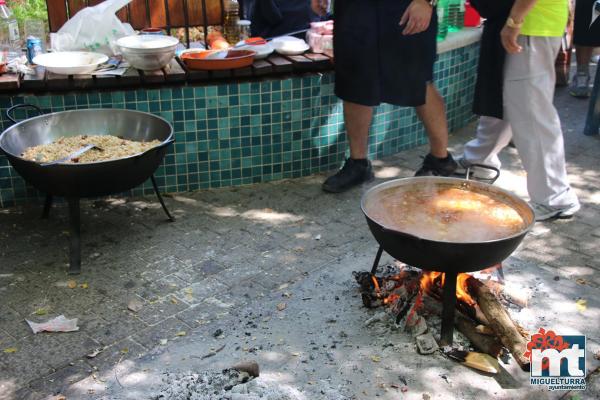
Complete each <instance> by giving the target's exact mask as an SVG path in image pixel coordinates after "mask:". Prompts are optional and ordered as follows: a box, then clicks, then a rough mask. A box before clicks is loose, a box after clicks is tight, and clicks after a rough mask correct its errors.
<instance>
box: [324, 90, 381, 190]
mask: <svg viewBox="0 0 600 400" xmlns="http://www.w3.org/2000/svg"><path fill="white" fill-rule="evenodd" d="M372 118H373V107H370V106H363V105H360V104H356V103H351V102H349V101H344V124H345V126H346V133H347V135H348V141H349V142H350V158H349V159H347V160H346V162H345V164H344V166H343V167H342V169H340V170H339V171H338V172H337V173H336V174H335V175H332V176H330V177H329V178H327V180H325V182H323V186H322V187H323V190H324V191H326V192H331V193H340V192H344V191H346V190H348V189H350V188H352V187H354V186H356V185H359V184H361V183H363V182H367V181H370V180H371V179H373V169H372V167H371V162H370V161H369V160H368V159H367V154H368V150H369V149H368V143H369V128H370V127H371V119H372Z"/></svg>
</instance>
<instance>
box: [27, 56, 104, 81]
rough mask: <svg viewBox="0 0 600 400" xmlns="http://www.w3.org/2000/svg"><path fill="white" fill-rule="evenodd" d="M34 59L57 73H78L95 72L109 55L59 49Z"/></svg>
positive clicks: (34, 61) (38, 63)
mask: <svg viewBox="0 0 600 400" xmlns="http://www.w3.org/2000/svg"><path fill="white" fill-rule="evenodd" d="M32 61H33V63H34V64H37V65H40V66H42V67H44V68H46V71H50V72H53V73H55V74H62V75H78V74H90V73H92V72H94V70H95V69H96V68H98V65H101V64H104V63H105V62H106V61H108V56H106V55H104V54H101V53H91V52H88V51H59V52H55V53H44V54H40V55H38V56H35V57H34V59H33V60H32Z"/></svg>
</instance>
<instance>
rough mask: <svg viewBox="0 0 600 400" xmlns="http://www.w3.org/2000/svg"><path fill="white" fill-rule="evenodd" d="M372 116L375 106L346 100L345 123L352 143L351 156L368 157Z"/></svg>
mask: <svg viewBox="0 0 600 400" xmlns="http://www.w3.org/2000/svg"><path fill="white" fill-rule="evenodd" d="M372 118H373V107H369V106H363V105H360V104H356V103H351V102H349V101H344V124H345V125H346V133H347V135H348V142H349V143H350V158H353V159H355V160H359V159H366V158H367V152H368V143H369V128H370V126H371V119H372Z"/></svg>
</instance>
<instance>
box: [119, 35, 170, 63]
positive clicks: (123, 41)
mask: <svg viewBox="0 0 600 400" xmlns="http://www.w3.org/2000/svg"><path fill="white" fill-rule="evenodd" d="M178 44H179V40H177V39H176V38H174V37H171V36H166V35H133V36H125V37H122V38H120V39H118V40H117V41H116V45H117V47H118V48H119V50H120V51H121V54H123V57H124V58H125V60H126V61H127V62H128V63H129V64H130V65H131V66H132V67H134V68H137V69H141V70H142V71H154V70H157V69H161V68H163V67H165V66H166V65H167V64H169V62H171V60H172V59H173V57H174V56H175V49H176V48H177V45H178Z"/></svg>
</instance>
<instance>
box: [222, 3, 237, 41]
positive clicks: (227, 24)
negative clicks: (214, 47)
mask: <svg viewBox="0 0 600 400" xmlns="http://www.w3.org/2000/svg"><path fill="white" fill-rule="evenodd" d="M239 20H240V5H239V3H238V2H237V0H225V18H224V23H223V34H224V36H225V40H227V42H229V43H230V44H236V43H237V42H238V41H239V40H240V33H239V32H240V31H239V27H238V21H239Z"/></svg>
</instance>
